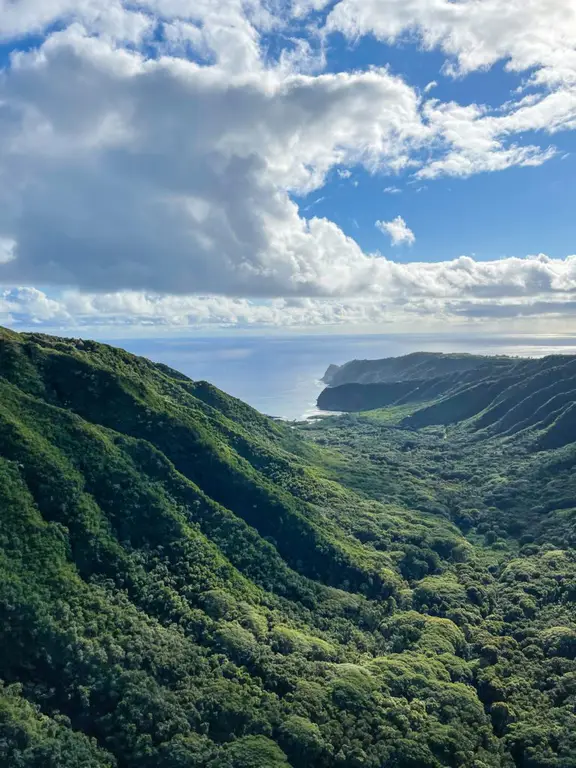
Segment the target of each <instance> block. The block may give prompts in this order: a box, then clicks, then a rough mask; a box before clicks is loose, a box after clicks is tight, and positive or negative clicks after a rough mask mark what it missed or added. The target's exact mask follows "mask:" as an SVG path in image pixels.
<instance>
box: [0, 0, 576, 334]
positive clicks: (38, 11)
mask: <svg viewBox="0 0 576 768" xmlns="http://www.w3.org/2000/svg"><path fill="white" fill-rule="evenodd" d="M0 34H1V35H2V38H1V41H0V69H1V72H2V74H1V77H0V104H1V105H2V106H1V108H0V175H1V176H2V177H3V178H4V179H9V183H4V184H3V185H2V188H1V190H0V323H3V324H7V325H11V326H13V327H16V328H18V327H21V328H25V327H40V328H46V329H49V330H58V331H63V332H68V331H70V332H74V333H77V334H84V335H86V334H89V332H90V331H92V332H98V333H99V334H100V335H101V333H102V332H106V329H108V331H109V332H111V333H112V332H114V333H118V332H119V330H118V329H124V328H125V329H128V331H129V333H130V334H132V335H143V336H145V335H150V334H165V333H167V332H172V331H173V332H175V333H178V334H186V333H187V332H192V331H193V332H198V331H199V330H202V329H210V330H223V331H226V332H228V331H229V330H230V329H235V330H239V331H246V330H253V329H256V330H259V331H266V329H272V330H274V331H278V330H280V329H281V330H283V331H296V330H298V331H299V332H303V331H304V332H305V331H308V332H314V331H318V330H322V332H324V331H330V330H333V331H345V332H352V331H354V330H358V331H370V332H375V331H378V332H380V331H385V332H389V331H390V329H391V328H394V329H398V331H400V332H408V333H409V332H411V331H412V330H418V329H420V328H421V327H422V323H426V326H427V327H429V328H430V329H432V330H439V331H450V332H451V331H454V330H457V331H458V332H459V333H476V332H477V331H478V330H479V329H480V328H481V329H482V330H484V331H486V332H498V331H499V329H500V326H501V323H502V318H506V325H507V329H508V330H511V331H515V332H518V333H544V334H555V333H565V332H567V331H568V332H569V331H570V329H571V327H572V324H573V322H574V318H573V313H574V306H575V302H574V293H575V292H576V259H575V258H571V257H572V255H573V254H576V242H575V235H576V225H575V223H574V214H573V210H572V209H573V200H574V199H575V197H576V194H575V193H576V174H575V172H574V171H575V162H576V138H575V136H576V134H575V130H576V47H575V41H576V8H575V7H574V4H573V3H572V2H571V0H534V2H533V3H530V4H529V7H528V6H527V4H526V3H524V2H523V0H485V2H483V3H480V4H479V3H477V2H475V0H461V1H460V2H459V3H458V4H454V3H451V2H449V0H413V2H411V3H410V4H406V3H405V2H403V0H331V2H323V0H294V1H293V2H292V1H291V0H216V2H214V0H198V2H196V3H194V4H193V7H192V6H191V4H190V3H188V2H184V0H182V2H180V1H178V0H143V2H141V3H139V4H138V5H137V6H136V5H134V4H131V3H126V2H123V0H91V2H84V1H83V0H82V2H78V1H77V0H61V2H60V3H58V4H54V5H52V4H46V3H45V2H41V0H21V2H18V3H10V4H3V3H1V2H0Z"/></svg>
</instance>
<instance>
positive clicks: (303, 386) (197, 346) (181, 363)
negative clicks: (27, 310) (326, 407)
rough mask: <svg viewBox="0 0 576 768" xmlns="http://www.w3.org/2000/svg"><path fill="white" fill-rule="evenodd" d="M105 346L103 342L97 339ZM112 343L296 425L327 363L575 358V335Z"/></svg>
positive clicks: (311, 403)
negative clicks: (444, 356)
mask: <svg viewBox="0 0 576 768" xmlns="http://www.w3.org/2000/svg"><path fill="white" fill-rule="evenodd" d="M102 341H105V339H102ZM110 343H112V344H114V345H116V346H121V347H123V348H124V349H127V350H128V351H130V352H133V353H135V354H137V355H143V356H145V357H148V358H150V359H151V360H154V361H156V362H161V363H165V364H166V365H169V366H170V367H172V368H175V369H177V370H178V371H181V372H182V373H184V374H186V375H187V376H189V377H190V378H191V379H197V380H199V379H205V380H207V381H210V382H212V383H213V384H215V385H216V386H217V387H220V389H223V390H224V391H225V392H228V393H229V394H231V395H234V396H235V397H239V398H240V399H241V400H244V401H245V402H247V403H249V404H250V405H252V406H254V408H257V409H258V410H259V411H261V412H262V413H266V414H268V415H270V416H277V417H280V418H284V419H301V418H308V417H309V416H312V415H315V414H317V413H319V411H318V410H317V408H316V398H317V397H318V395H319V393H320V392H321V390H322V388H323V385H322V382H321V381H320V379H321V378H322V376H323V375H324V372H325V371H326V369H327V367H328V365H330V363H335V364H337V365H341V364H342V363H345V362H347V361H348V360H352V359H376V358H382V357H391V356H396V355H405V354H408V353H410V352H418V351H433V352H472V353H477V354H508V355H519V356H530V357H541V356H543V355H547V354H553V353H566V354H576V337H573V336H572V337H554V338H551V337H526V336H524V337H518V336H516V337H504V336H470V335H468V336H460V337H458V336H453V337H451V336H447V335H442V336H439V335H426V334H422V335H414V334H411V335H392V334H389V335H376V334H370V335H363V336H360V335H358V336H354V335H333V334H325V335H317V336H311V335H304V334H299V335H292V336H288V335H286V336H262V335H240V334H237V335H229V336H217V335H213V336H203V337H201V336H194V337H189V338H185V339H184V338H178V339H167V338H155V339H124V340H118V339H116V340H114V341H110Z"/></svg>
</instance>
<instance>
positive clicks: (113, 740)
mask: <svg viewBox="0 0 576 768" xmlns="http://www.w3.org/2000/svg"><path fill="white" fill-rule="evenodd" d="M561 362H562V361H558V360H554V361H553V364H551V365H548V366H547V365H545V364H543V363H542V362H538V363H536V362H534V361H531V365H532V364H533V366H534V367H536V368H537V369H538V370H536V372H535V373H534V376H536V377H537V383H538V386H537V387H536V386H532V387H530V385H529V383H528V381H527V380H526V381H525V382H524V384H523V385H522V386H523V387H524V388H523V389H522V391H521V392H520V394H518V390H516V393H517V397H516V399H517V400H518V402H517V403H516V405H515V406H513V405H512V404H513V400H514V387H512V389H510V386H508V383H507V382H506V384H507V386H504V385H503V379H504V377H503V376H502V375H501V374H502V373H503V372H507V373H510V370H511V369H515V367H516V366H522V365H524V362H523V361H513V360H510V359H508V358H502V359H500V360H499V361H495V362H494V365H493V367H492V375H493V378H494V382H495V383H494V389H493V390H491V392H492V394H493V393H494V392H495V391H496V390H497V389H498V391H499V392H500V393H501V394H499V395H497V396H495V397H496V400H495V401H494V402H493V403H492V405H491V406H490V407H489V408H488V409H485V410H484V411H483V412H482V414H480V416H478V418H476V417H475V418H474V419H472V421H468V422H465V423H462V424H460V423H458V424H456V426H454V427H450V428H449V429H448V430H447V429H446V428H445V427H444V426H443V424H444V423H452V422H455V421H458V419H459V418H461V417H462V415H463V414H468V408H469V405H470V403H471V402H472V401H471V399H470V397H469V395H470V387H467V388H465V389H464V390H462V391H465V392H466V393H467V394H466V395H462V397H461V399H460V400H457V401H454V400H452V402H451V404H450V398H444V399H443V400H440V401H438V400H434V403H436V404H437V403H441V411H442V413H443V414H444V415H443V416H442V424H441V425H440V426H438V425H433V426H429V427H427V428H424V429H419V430H415V429H412V428H408V427H407V425H406V422H405V421H403V420H405V419H409V420H410V419H412V418H413V416H414V417H416V416H418V413H420V414H422V413H423V412H424V410H425V409H422V408H420V409H419V408H417V407H416V406H415V403H404V404H400V405H398V406H397V407H395V408H394V409H393V410H391V411H390V412H388V413H386V412H378V413H376V414H367V415H366V416H345V417H342V418H330V419H324V420H321V421H318V422H314V423H313V424H308V425H300V426H299V428H298V429H295V428H293V427H289V426H286V425H283V424H281V423H278V422H275V421H273V420H271V419H268V418H267V417H265V416H262V415H261V414H257V413H256V412H255V411H253V410H252V409H251V408H249V407H248V406H246V405H245V404H243V403H241V402H239V401H238V400H235V399H233V398H230V397H228V396H227V395H225V394H224V393H222V392H220V391H219V390H217V389H216V388H214V387H212V386H211V385H209V384H206V383H205V382H192V381H190V380H188V379H187V378H186V377H184V376H182V375H181V374H178V373H177V372H175V371H172V370H171V369H169V368H166V367H165V366H160V365H154V364H152V363H150V362H149V361H147V360H144V359H141V358H135V357H133V356H131V355H129V354H128V353H126V352H123V351H122V350H116V349H113V348H111V347H107V346H105V345H101V344H96V343H95V342H88V341H81V340H74V339H58V338H53V337H46V336H41V335H37V334H29V335H18V334H14V333H12V332H9V331H0V643H1V647H2V654H1V655H0V679H2V680H4V681H5V682H4V683H3V684H1V685H0V765H7V766H10V768H12V766H15V768H20V766H22V767H25V768H28V766H30V767H32V766H33V767H34V768H68V766H69V767H70V768H73V767H74V768H76V766H87V768H290V766H291V767H292V768H303V766H306V768H384V766H386V768H388V767H390V768H426V767H428V768H441V767H443V766H451V767H453V768H513V766H517V768H524V767H526V768H568V766H570V767H571V766H573V765H574V764H576V736H575V735H574V734H576V727H575V726H576V717H575V714H574V712H575V711H576V622H575V620H574V604H575V603H576V557H575V556H574V551H573V547H574V545H575V544H576V480H575V479H574V477H575V474H574V472H573V468H574V466H575V465H576V447H574V446H573V445H572V443H571V442H569V443H568V444H565V441H566V436H567V435H569V429H568V427H569V419H568V420H567V419H566V418H563V417H561V414H559V413H556V411H557V410H558V409H562V408H564V406H566V404H567V403H569V398H566V397H564V398H563V395H566V394H567V392H568V389H563V387H561V386H554V384H553V382H552V381H551V379H553V378H554V376H556V374H557V369H558V368H559V367H562V366H561V365H560V363H561ZM479 364H480V365H481V366H486V365H487V362H486V360H485V359H480V361H478V360H476V359H474V360H473V359H472V357H471V356H470V357H466V356H465V357H460V356H444V357H443V359H442V361H440V362H439V361H438V360H434V359H432V358H431V357H429V356H427V357H425V358H418V357H415V358H413V359H412V360H411V361H410V371H409V372H407V373H406V377H405V378H406V381H408V380H410V381H411V382H412V383H414V382H415V381H420V380H422V376H423V375H424V374H426V375H428V376H429V375H431V374H432V373H434V375H435V376H436V375H437V374H438V372H439V371H440V369H442V370H441V371H440V372H441V373H442V372H443V373H444V374H445V375H446V376H449V377H452V385H455V384H454V383H455V382H456V380H457V379H459V377H461V376H464V377H465V376H468V375H469V376H470V377H473V376H474V375H476V373H477V370H478V365H479ZM392 367H393V368H394V366H392ZM553 370H554V371H556V373H554V374H552V373H551V371H553ZM497 373H499V375H500V378H498V376H497V375H496V374H497ZM561 378H562V381H565V382H566V387H568V386H569V379H570V372H569V371H564V373H563V375H562V377H561ZM442 386H444V385H442ZM547 387H553V390H550V391H548V392H547V393H546V394H548V395H551V399H552V400H553V405H554V409H553V410H552V412H551V413H550V414H548V416H545V415H543V413H540V416H542V419H540V418H539V419H538V420H537V421H534V420H533V419H532V413H533V412H534V408H536V409H538V408H542V407H544V406H545V405H546V403H548V400H545V396H544V394H542V395H541V394H539V393H541V392H542V391H543V390H544V389H546V388H547ZM440 389H441V387H440ZM440 389H439V385H437V383H435V384H434V385H430V386H429V387H428V388H427V389H426V391H427V393H428V395H427V396H429V395H431V394H434V392H436V394H438V392H439V391H440ZM485 394H486V392H485ZM526 398H530V399H529V403H528V404H524V405H522V403H524V400H525V399H526ZM558 398H560V399H558ZM562 398H563V399H562ZM428 402H429V403H431V402H432V400H429V401H428ZM476 402H477V404H478V402H479V401H476ZM458 403H460V405H462V409H461V410H455V408H456V406H457V405H458ZM504 405H506V407H504ZM430 407H431V406H430ZM512 407H513V408H516V410H515V412H514V414H511V415H507V414H508V413H509V412H510V409H511V408H512ZM458 408H460V406H459V405H458ZM492 408H494V409H495V410H492ZM506 408H507V409H508V410H506ZM442 409H443V410H442ZM450 409H452V410H451V411H450ZM434 413H438V411H435V412H434ZM562 413H564V411H562ZM566 413H568V412H566ZM488 414H490V415H488ZM553 414H555V415H554V418H551V416H552V415H553ZM549 417H550V418H549ZM546 418H549V423H546V424H545V423H544V422H545V420H546ZM482 419H484V420H483V421H481V420H482ZM527 419H528V420H530V419H532V421H533V422H534V423H533V426H534V427H535V428H536V427H537V428H536V429H535V431H534V430H531V429H528V430H527V429H525V428H523V429H520V430H516V431H515V425H518V424H519V423H522V424H524V423H525V422H526V420H527ZM428 421H430V420H428ZM432 421H434V419H432ZM414 424H415V422H414ZM414 424H413V426H414ZM554 430H556V432H554ZM553 434H556V435H562V439H560V438H558V440H557V443H558V444H559V445H561V447H560V448H558V449H556V448H554V449H552V447H551V449H550V450H549V451H548V452H546V453H542V452H535V451H534V449H535V448H541V447H542V446H543V444H544V443H543V440H544V438H545V436H546V435H553ZM555 444H556V443H555Z"/></svg>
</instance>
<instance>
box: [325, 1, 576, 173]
mask: <svg viewBox="0 0 576 768" xmlns="http://www.w3.org/2000/svg"><path fill="white" fill-rule="evenodd" d="M327 29H329V30H339V31H341V32H343V33H344V34H346V35H348V36H349V37H352V38H356V37H357V36H359V35H364V34H372V35H375V36H376V37H377V38H379V39H380V40H383V41H386V42H388V43H393V42H395V41H398V40H399V39H401V38H402V36H403V35H407V34H416V35H417V36H418V37H419V38H420V41H421V43H422V45H423V47H425V48H426V49H432V48H440V49H441V50H443V51H444V52H445V53H446V55H447V56H448V59H447V62H446V66H445V68H444V71H445V73H446V74H453V75H456V76H459V75H465V74H467V73H469V72H472V71H475V70H486V69H488V68H489V67H491V66H492V65H494V64H495V63H496V62H497V61H504V62H505V66H506V69H508V70H509V71H513V72H518V73H520V72H526V73H528V77H527V81H526V84H525V87H532V88H539V89H540V90H538V91H536V92H534V93H530V94H529V96H528V97H527V98H526V97H525V98H519V99H518V100H516V101H512V102H510V103H508V104H506V105H505V114H503V115H497V114H496V113H495V112H494V111H493V112H490V111H489V110H487V109H486V108H485V107H482V106H481V105H475V104H472V105H470V106H468V107H464V106H460V105H457V104H441V103H439V102H432V104H431V105H430V106H429V108H428V118H429V120H430V125H431V127H433V128H434V129H435V132H436V133H437V135H438V136H440V137H441V138H442V140H443V142H444V145H445V147H446V150H447V151H446V155H445V157H443V158H432V160H431V162H430V163H429V164H427V165H426V167H424V168H423V169H422V170H421V171H420V176H422V177H424V178H433V177H436V176H439V175H453V176H470V175H472V174H474V173H479V172H482V171H498V170H503V169H506V168H509V167H510V166H513V165H519V166H531V165H540V164H542V163H544V162H546V161H547V160H549V159H550V158H551V157H553V156H554V154H555V151H554V148H553V147H547V146H545V147H540V146H537V145H522V144H521V143H520V140H521V135H522V133H523V132H526V131H539V132H545V133H548V134H554V133H557V132H558V131H561V130H573V129H574V128H575V127H576V5H575V4H574V3H573V2H572V0H530V2H525V0H484V1H483V2H477V0H460V2H457V3H455V2H451V0H410V2H405V1H404V0H341V2H339V3H337V4H336V6H335V7H334V9H333V10H332V11H331V13H330V15H329V17H328V21H327ZM425 91H426V89H425ZM514 136H518V137H519V138H518V141H517V142H516V143H515V142H514V141H511V142H510V137H514Z"/></svg>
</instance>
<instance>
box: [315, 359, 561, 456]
mask: <svg viewBox="0 0 576 768" xmlns="http://www.w3.org/2000/svg"><path fill="white" fill-rule="evenodd" d="M422 355H423V353H422ZM412 357H414V356H411V355H408V356H407V357H404V358H397V359H396V364H395V366H393V363H394V358H391V359H389V360H383V361H371V363H381V364H382V365H384V364H385V370H386V371H387V374H386V375H388V373H390V375H391V376H397V377H398V378H397V379H393V380H390V381H387V382H384V383H377V384H366V383H359V382H358V383H350V384H342V385H339V386H330V387H328V388H326V389H325V390H324V391H323V392H322V393H321V394H320V396H319V398H318V406H319V407H320V408H321V409H323V410H326V411H341V412H342V411H343V412H352V413H359V412H362V411H370V410H374V409H378V408H387V407H390V406H404V405H414V406H417V407H415V408H413V409H412V412H411V413H410V414H409V415H408V416H407V417H406V418H405V420H404V422H403V425H404V426H405V427H407V428H410V429H421V428H423V427H427V426H434V425H442V426H447V425H450V424H458V423H460V422H463V421H467V428H468V429H470V430H472V431H476V432H478V433H479V436H480V437H483V436H487V435H494V434H502V435H513V434H516V433H520V432H526V431H528V432H531V433H532V434H533V436H534V440H533V445H534V447H535V448H542V449H548V448H560V447H562V446H563V445H567V444H569V443H571V442H572V440H573V428H574V427H575V426H576V421H575V416H574V413H575V411H574V408H573V405H574V402H575V396H576V358H575V357H574V356H570V355H552V356H549V357H544V358H541V359H536V360H528V359H520V358H493V359H492V358H484V357H482V358H480V357H474V356H463V359H464V367H463V368H462V369H460V370H456V371H454V372H452V373H448V374H446V375H442V376H436V375H430V377H428V378H422V379H412V378H410V377H411V375H412V373H414V372H415V371H418V370H422V366H423V365H424V363H423V362H422V357H421V355H420V353H419V354H418V355H416V356H415V357H416V359H417V360H418V361H419V364H418V365H416V364H415V363H414V362H413V361H411V360H410V358H412ZM435 358H437V359H436V360H435ZM424 360H425V361H426V363H425V365H426V366H427V370H428V371H431V372H432V374H435V373H436V372H437V371H438V370H439V369H441V368H442V367H444V366H445V365H446V364H447V362H449V363H450V365H460V364H461V361H460V358H459V356H455V358H454V359H452V356H446V355H436V354H433V353H430V354H429V355H426V356H425V357H424ZM349 365H350V366H351V369H350V370H353V369H354V365H355V363H350V364H349ZM467 366H468V367H467ZM344 369H346V366H344V367H343V369H342V370H344ZM358 375H359V376H360V378H363V377H362V375H361V374H358ZM331 381H336V377H335V376H332V377H331Z"/></svg>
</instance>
